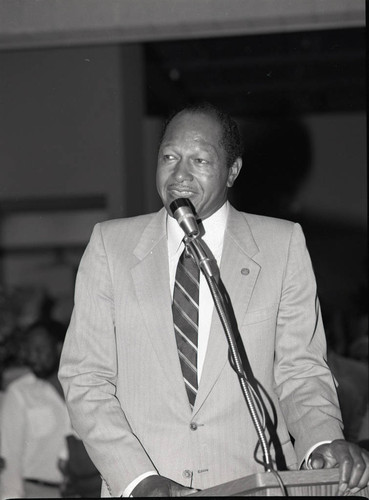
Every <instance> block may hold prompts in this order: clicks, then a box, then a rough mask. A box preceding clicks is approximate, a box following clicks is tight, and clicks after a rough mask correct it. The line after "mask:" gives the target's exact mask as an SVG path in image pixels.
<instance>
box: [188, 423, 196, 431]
mask: <svg viewBox="0 0 369 500" xmlns="http://www.w3.org/2000/svg"><path fill="white" fill-rule="evenodd" d="M190 429H191V431H195V430H196V429H197V424H195V422H191V423H190Z"/></svg>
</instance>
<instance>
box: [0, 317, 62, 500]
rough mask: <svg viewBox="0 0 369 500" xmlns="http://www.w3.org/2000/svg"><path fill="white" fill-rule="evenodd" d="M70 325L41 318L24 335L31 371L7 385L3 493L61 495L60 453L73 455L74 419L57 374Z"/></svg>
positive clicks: (0, 444) (1, 447) (1, 444)
mask: <svg viewBox="0 0 369 500" xmlns="http://www.w3.org/2000/svg"><path fill="white" fill-rule="evenodd" d="M64 336H65V327H64V326H63V325H61V324H60V323H58V322H55V321H51V320H49V321H38V322H36V323H34V324H33V325H31V326H30V327H28V328H27V329H26V330H25V332H24V335H23V340H24V342H23V344H22V346H23V347H22V348H23V349H24V350H23V356H24V360H25V363H26V364H27V365H28V367H29V369H30V372H29V373H26V374H23V375H21V376H20V377H18V378H17V379H16V380H14V381H13V382H12V383H10V385H9V386H8V387H7V389H6V391H5V394H4V396H3V401H2V407H1V421H0V456H1V457H2V458H3V459H4V461H5V464H4V469H3V471H2V473H1V487H0V492H1V498H2V499H4V498H16V497H17V498H19V497H26V498H27V497H28V498H31V497H37V498H55V497H59V496H60V491H59V490H60V483H61V482H62V480H63V475H62V473H61V471H60V469H59V467H58V460H59V457H60V456H63V457H65V456H67V451H66V436H67V435H68V434H71V424H70V420H69V416H68V411H67V408H66V405H65V401H64V396H63V393H62V389H61V386H60V383H59V381H58V378H57V369H58V365H59V359H60V352H61V348H62V344H63V340H64Z"/></svg>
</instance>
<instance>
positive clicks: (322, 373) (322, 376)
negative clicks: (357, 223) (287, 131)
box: [59, 207, 343, 496]
mask: <svg viewBox="0 0 369 500" xmlns="http://www.w3.org/2000/svg"><path fill="white" fill-rule="evenodd" d="M165 217H166V212H165V210H164V209H162V210H161V211H159V212H158V213H155V214H150V215H144V216H140V217H135V218H129V219H118V220H112V221H107V222H104V223H102V224H97V225H96V226H95V228H94V231H93V234H92V236H91V240H90V242H89V245H88V246H87V248H86V251H85V253H84V256H83V258H82V260H81V264H80V267H79V271H78V276H77V281H76V291H75V308H74V311H73V315H72V319H71V323H70V326H69V329H68V333H67V336H66V340H65V344H64V349H63V353H62V358H61V367H60V371H59V377H60V380H61V383H62V385H63V387H64V391H65V394H66V400H67V405H68V407H69V411H70V416H71V419H72V423H73V426H74V427H75V429H76V431H77V432H78V434H79V435H80V437H81V438H82V439H83V441H84V443H85V446H86V449H87V451H88V453H89V454H90V456H91V458H92V460H93V461H94V463H95V465H96V467H97V468H98V470H99V471H100V473H101V475H102V478H103V480H104V487H103V495H107V494H108V492H109V493H110V494H111V495H112V496H120V495H121V494H122V492H123V490H124V489H125V487H126V486H127V485H128V484H129V483H130V482H131V481H132V480H133V479H135V478H136V477H138V476H139V475H140V474H142V473H144V472H146V471H149V470H157V471H158V472H159V474H162V475H163V476H166V477H169V478H171V479H173V480H174V481H177V482H179V483H181V484H183V485H185V486H190V485H192V486H193V487H195V488H199V489H203V488H207V487H210V486H214V485H216V484H220V483H223V482H226V481H230V480H232V479H236V478H239V477H242V476H245V475H248V474H252V473H254V472H257V471H260V470H264V469H263V466H262V465H260V463H259V462H258V460H260V459H261V450H260V447H259V448H258V449H257V450H256V448H257V435H256V431H255V429H254V426H253V424H252V421H251V418H250V415H249V412H248V409H247V405H246V402H245V400H244V398H243V396H242V392H241V388H240V385H239V381H238V378H237V376H236V374H235V372H234V371H233V369H232V368H231V367H230V364H229V361H228V344H227V341H226V338H225V335H224V332H223V329H222V326H221V323H220V320H219V318H218V315H217V313H216V311H214V314H213V320H212V328H211V332H210V337H209V343H208V349H207V353H206V358H205V362H204V367H203V372H202V377H201V381H200V385H199V390H198V395H197V399H196V403H195V407H194V410H193V413H191V410H190V407H189V403H188V399H187V394H186V391H185V388H184V383H183V378H182V374H181V368H180V364H179V359H178V354H177V349H176V342H175V336H174V333H173V320H172V312H171V294H170V290H169V269H168V255H167V240H166V225H165ZM220 271H221V277H222V280H223V283H224V285H225V287H226V289H227V290H228V293H229V295H230V298H231V300H232V304H233V309H234V313H235V317H236V320H237V324H238V329H239V332H240V334H241V337H242V341H243V344H244V347H245V351H246V354H247V359H248V362H249V363H250V365H251V369H252V373H253V376H254V377H255V379H256V380H257V382H258V390H259V392H260V394H261V395H262V398H263V400H264V402H265V407H266V411H267V423H268V422H269V424H268V426H267V427H268V429H267V436H268V439H269V437H270V438H271V440H272V442H273V444H272V446H271V448H272V454H273V456H274V455H276V456H277V457H279V458H278V463H279V467H281V465H280V464H281V463H282V466H283V465H284V466H287V467H288V468H296V467H297V465H298V463H299V461H300V460H302V458H303V456H304V454H305V453H306V451H307V450H308V449H309V447H311V446H313V445H314V444H316V443H317V442H319V441H322V440H330V439H337V438H342V437H343V435H342V421H341V414H340V410H339V406H338V402H337V395H336V390H335V385H334V381H333V378H332V375H331V373H330V371H329V369H328V367H327V364H326V360H325V351H326V344H325V337H324V332H323V326H322V320H321V315H320V310H319V302H318V299H317V290H316V283H315V278H314V274H313V270H312V266H311V262H310V258H309V255H308V252H307V249H306V244H305V239H304V236H303V233H302V230H301V228H300V226H299V225H298V224H294V223H292V222H288V221H283V220H279V219H272V218H268V217H261V216H256V215H250V214H245V213H241V212H238V211H237V210H235V209H234V208H233V207H230V210H229V215H228V221H227V227H226V232H225V241H224V247H223V254H222V260H221V265H220ZM266 395H268V396H266ZM268 399H269V400H270V401H272V403H271V402H270V401H268ZM268 415H269V416H270V418H269V416H268ZM271 422H272V425H270V423H271ZM190 424H192V425H190ZM193 424H195V425H193ZM291 435H292V436H293V438H294V440H295V443H294V446H293V445H292V442H291ZM255 450H256V454H255Z"/></svg>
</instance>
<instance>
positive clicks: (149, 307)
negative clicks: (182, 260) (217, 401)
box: [131, 209, 190, 411]
mask: <svg viewBox="0 0 369 500" xmlns="http://www.w3.org/2000/svg"><path fill="white" fill-rule="evenodd" d="M165 221H166V212H165V209H162V210H160V211H159V212H158V213H157V214H156V215H155V216H154V218H153V220H152V221H151V222H150V224H149V225H148V226H147V228H146V229H145V231H144V232H143V234H142V237H141V239H140V241H139V243H138V245H137V247H136V249H135V251H134V253H135V255H136V257H137V258H138V259H139V262H138V263H137V265H136V266H135V267H133V268H132V270H131V273H132V279H133V283H134V286H135V291H136V295H137V299H138V302H139V304H140V308H141V311H142V317H143V322H144V325H145V326H146V330H147V332H148V336H149V338H150V340H151V343H152V346H153V349H154V351H155V353H156V356H157V358H158V360H159V363H160V365H161V367H162V369H163V371H164V372H165V374H166V377H167V380H168V382H169V383H170V384H172V386H173V388H174V390H175V392H176V394H177V395H178V398H179V401H182V400H183V402H184V403H185V404H186V407H188V410H189V411H190V407H189V404H188V397H187V393H186V389H185V387H184V383H183V377H182V371H181V367H180V362H179V357H178V353H177V345H176V341H175V335H174V330H173V316H172V308H171V294H170V289H169V264H168V249H167V238H166V223H165ZM143 284H144V286H143Z"/></svg>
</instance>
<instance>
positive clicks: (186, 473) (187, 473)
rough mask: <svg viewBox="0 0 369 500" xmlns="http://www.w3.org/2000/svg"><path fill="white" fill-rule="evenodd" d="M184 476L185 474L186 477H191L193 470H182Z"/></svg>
mask: <svg viewBox="0 0 369 500" xmlns="http://www.w3.org/2000/svg"><path fill="white" fill-rule="evenodd" d="M182 476H183V477H185V478H190V477H191V476H192V471H191V470H188V469H186V470H184V471H183V472H182Z"/></svg>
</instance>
